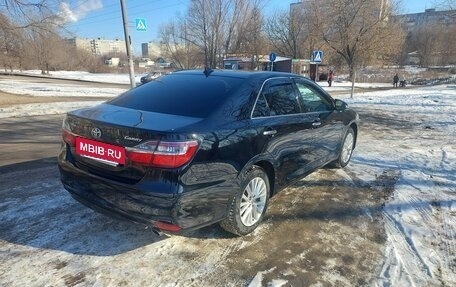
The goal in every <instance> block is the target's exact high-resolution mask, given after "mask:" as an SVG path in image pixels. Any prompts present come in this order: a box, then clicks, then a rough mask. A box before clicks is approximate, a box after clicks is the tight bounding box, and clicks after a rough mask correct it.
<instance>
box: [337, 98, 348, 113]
mask: <svg viewBox="0 0 456 287" xmlns="http://www.w3.org/2000/svg"><path fill="white" fill-rule="evenodd" d="M335 104H336V110H338V111H344V110H346V109H347V107H348V105H347V103H346V102H344V101H342V100H337V99H336V101H335Z"/></svg>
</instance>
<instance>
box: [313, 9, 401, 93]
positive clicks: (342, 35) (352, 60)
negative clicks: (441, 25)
mask: <svg viewBox="0 0 456 287" xmlns="http://www.w3.org/2000/svg"><path fill="white" fill-rule="evenodd" d="M317 2H318V3H317ZM386 2H387V1H383V0H323V1H312V8H311V9H312V11H313V13H314V15H315V16H314V17H313V19H314V21H313V23H312V24H313V28H312V31H314V32H315V33H316V34H317V35H319V38H322V39H323V40H324V41H325V42H326V44H327V45H328V47H330V48H331V49H332V50H333V51H335V52H336V53H337V54H339V55H340V56H341V57H342V58H343V59H344V61H345V63H346V65H347V66H348V69H349V74H350V80H351V82H352V92H351V96H352V97H353V93H354V84H355V80H356V71H357V69H358V68H359V67H361V66H362V65H366V64H368V63H371V62H372V61H373V60H377V59H378V57H380V55H381V54H382V53H383V52H384V51H385V49H386V47H388V49H387V50H395V51H397V53H399V52H398V51H399V50H400V45H401V43H402V41H398V39H400V37H401V35H400V34H398V33H396V32H397V31H400V28H399V27H398V25H397V24H395V23H394V22H392V21H390V17H391V16H392V11H393V7H392V6H391V5H386V4H385V3H386ZM328 19H330V20H328ZM396 45H397V46H396Z"/></svg>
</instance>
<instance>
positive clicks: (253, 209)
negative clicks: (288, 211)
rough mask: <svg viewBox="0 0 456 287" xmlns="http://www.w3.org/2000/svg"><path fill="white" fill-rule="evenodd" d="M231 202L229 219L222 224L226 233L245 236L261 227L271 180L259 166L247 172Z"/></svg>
mask: <svg viewBox="0 0 456 287" xmlns="http://www.w3.org/2000/svg"><path fill="white" fill-rule="evenodd" d="M240 187H241V188H240V190H239V191H238V192H237V193H236V195H235V196H234V198H233V200H232V201H231V204H230V208H229V213H228V216H227V218H225V219H224V220H223V221H221V222H220V226H221V227H222V228H223V229H225V230H226V231H228V232H230V233H233V234H236V235H239V236H243V235H246V234H249V233H250V232H252V231H253V230H255V229H256V228H257V227H258V225H260V223H261V220H262V219H263V217H264V214H265V213H266V209H267V206H268V202H269V197H270V190H271V189H270V185H269V178H268V175H267V174H266V172H265V171H264V170H263V169H262V168H261V167H259V166H254V167H253V168H252V169H251V170H249V171H248V172H247V174H246V175H245V177H244V180H242V182H241V185H240Z"/></svg>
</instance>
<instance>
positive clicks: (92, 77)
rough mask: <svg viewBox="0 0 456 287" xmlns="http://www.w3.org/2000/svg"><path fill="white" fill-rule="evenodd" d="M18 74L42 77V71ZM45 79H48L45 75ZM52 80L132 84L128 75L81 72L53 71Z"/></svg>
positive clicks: (137, 79) (137, 78)
mask: <svg viewBox="0 0 456 287" xmlns="http://www.w3.org/2000/svg"><path fill="white" fill-rule="evenodd" d="M15 72H16V73H20V74H24V75H32V76H40V77H42V76H43V75H42V74H41V70H27V71H23V72H20V71H15ZM141 76H142V74H141V75H137V76H136V77H135V78H136V82H139V79H140V77H141ZM44 77H47V76H46V75H44ZM49 77H50V78H59V79H70V80H82V81H91V82H102V83H113V84H130V76H129V75H128V74H113V73H96V74H94V73H89V72H81V71H52V72H50V75H49Z"/></svg>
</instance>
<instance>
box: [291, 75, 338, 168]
mask: <svg viewBox="0 0 456 287" xmlns="http://www.w3.org/2000/svg"><path fill="white" fill-rule="evenodd" d="M294 82H295V84H296V87H297V89H298V91H299V95H300V100H301V108H302V110H303V112H304V114H306V115H312V118H313V119H314V122H313V123H312V131H313V132H312V134H313V135H314V136H315V137H314V143H315V144H314V150H313V152H314V153H315V157H316V160H315V167H319V166H321V165H323V164H325V163H327V162H328V161H329V160H332V159H334V157H335V156H336V155H337V154H338V149H339V144H340V141H341V137H342V133H343V130H344V124H343V122H342V121H341V118H340V117H339V116H338V115H337V112H336V111H335V108H334V104H333V100H332V99H331V97H329V96H328V95H326V94H325V92H323V91H322V90H321V88H319V87H317V86H316V85H315V84H313V83H311V82H310V81H307V80H305V79H302V78H295V79H294Z"/></svg>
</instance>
